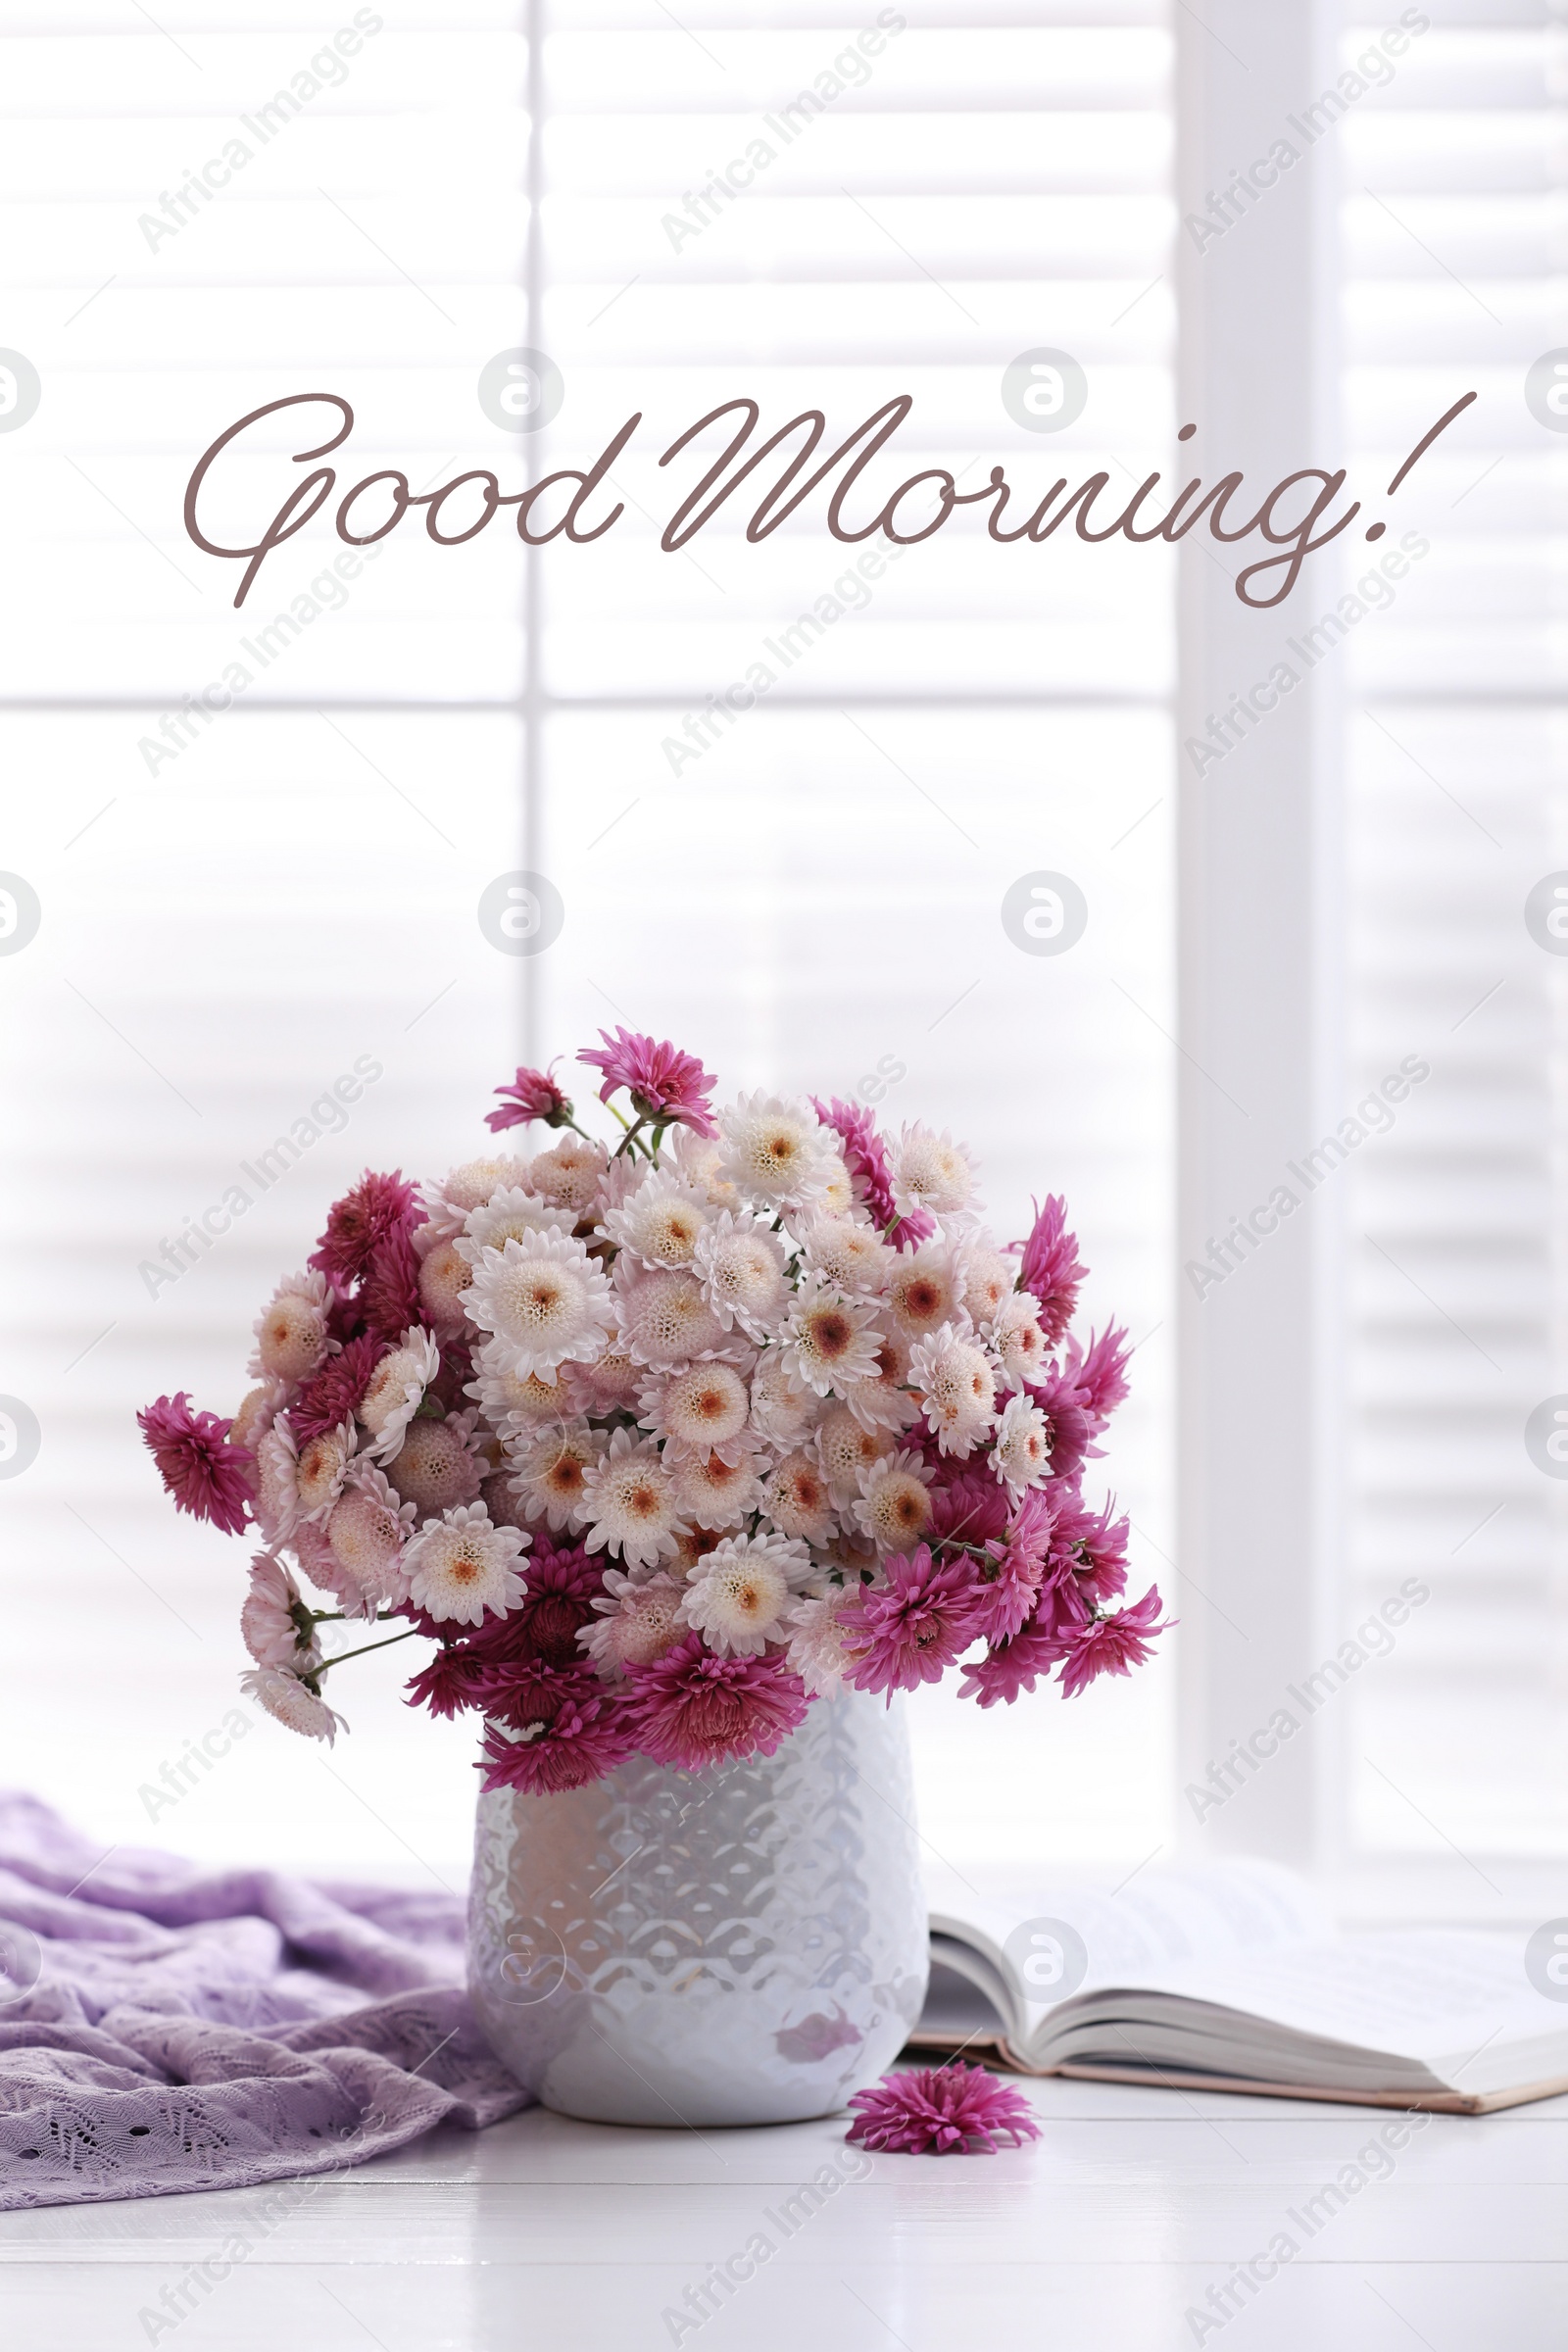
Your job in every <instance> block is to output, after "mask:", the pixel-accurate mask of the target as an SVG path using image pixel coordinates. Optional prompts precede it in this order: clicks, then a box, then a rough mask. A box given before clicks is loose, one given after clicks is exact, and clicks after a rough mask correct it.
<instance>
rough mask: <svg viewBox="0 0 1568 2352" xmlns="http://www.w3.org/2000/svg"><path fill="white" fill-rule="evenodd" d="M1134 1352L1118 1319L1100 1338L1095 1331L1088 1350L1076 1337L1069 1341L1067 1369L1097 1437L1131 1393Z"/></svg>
mask: <svg viewBox="0 0 1568 2352" xmlns="http://www.w3.org/2000/svg"><path fill="white" fill-rule="evenodd" d="M1131 1354H1132V1349H1131V1348H1129V1347H1128V1345H1127V1334H1126V1332H1125V1331H1123V1330H1122V1329H1121V1327H1120V1326H1119V1325H1118V1324H1114V1323H1113V1324H1112V1325H1111V1326H1110V1328H1109V1330H1108V1331H1106V1332H1104V1333H1103V1334H1102V1336H1101V1337H1100V1338H1099V1339H1098V1340H1097V1339H1096V1337H1095V1335H1094V1333H1093V1332H1091V1333H1090V1335H1089V1347H1088V1349H1087V1350H1085V1349H1083V1348H1080V1347H1079V1345H1078V1342H1077V1341H1076V1340H1069V1342H1068V1343H1067V1358H1066V1363H1065V1366H1064V1370H1065V1372H1066V1376H1067V1378H1068V1379H1069V1380H1070V1381H1071V1382H1072V1384H1073V1387H1074V1388H1075V1389H1076V1390H1077V1391H1078V1394H1079V1397H1081V1398H1082V1400H1083V1406H1084V1410H1085V1412H1086V1413H1087V1414H1088V1416H1089V1426H1090V1434H1091V1436H1093V1437H1097V1438H1098V1437H1099V1435H1100V1433H1101V1431H1102V1430H1103V1428H1104V1427H1105V1424H1106V1423H1107V1422H1108V1421H1109V1419H1110V1416H1111V1414H1112V1413H1113V1412H1114V1411H1115V1409H1116V1407H1117V1405H1118V1404H1120V1403H1121V1402H1122V1400H1123V1398H1124V1397H1126V1395H1127V1378H1126V1373H1127V1363H1128V1359H1129V1358H1130V1356H1131Z"/></svg>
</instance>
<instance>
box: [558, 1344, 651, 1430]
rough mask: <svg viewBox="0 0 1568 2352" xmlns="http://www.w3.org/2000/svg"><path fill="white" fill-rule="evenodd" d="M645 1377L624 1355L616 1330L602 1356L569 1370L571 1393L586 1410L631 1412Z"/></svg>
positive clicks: (580, 1406)
mask: <svg viewBox="0 0 1568 2352" xmlns="http://www.w3.org/2000/svg"><path fill="white" fill-rule="evenodd" d="M645 1378H646V1374H645V1372H644V1368H643V1366H642V1365H641V1364H639V1363H637V1362H635V1361H634V1360H633V1358H632V1357H631V1356H630V1355H628V1354H627V1352H626V1348H625V1346H624V1344H623V1342H622V1340H621V1337H620V1333H619V1332H618V1331H613V1332H612V1333H611V1335H610V1344H609V1346H608V1347H607V1348H606V1349H605V1352H604V1354H603V1355H599V1356H595V1358H594V1360H593V1362H592V1363H591V1364H579V1365H577V1366H575V1367H573V1369H572V1373H571V1386H572V1395H573V1397H574V1398H575V1399H576V1400H577V1402H578V1405H579V1409H580V1410H581V1411H583V1412H587V1413H618V1412H624V1413H631V1412H635V1411H636V1409H637V1398H638V1397H639V1395H640V1394H641V1391H642V1385H643V1381H644V1379H645Z"/></svg>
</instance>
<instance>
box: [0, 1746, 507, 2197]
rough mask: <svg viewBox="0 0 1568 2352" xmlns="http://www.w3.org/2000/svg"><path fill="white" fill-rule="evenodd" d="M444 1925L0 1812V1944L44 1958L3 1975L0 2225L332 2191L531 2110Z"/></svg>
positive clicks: (344, 1890)
mask: <svg viewBox="0 0 1568 2352" xmlns="http://www.w3.org/2000/svg"><path fill="white" fill-rule="evenodd" d="M463 1913H464V1906H463V1903H462V1900H461V1899H460V1898H459V1897H456V1896H451V1895H427V1894H420V1893H409V1892H407V1891H405V1890H403V1889H400V1888H393V1887H362V1886H347V1885H345V1886H335V1885H334V1886H326V1885H316V1884H312V1883H310V1882H307V1881H306V1880H303V1879H294V1878H289V1877H286V1876H285V1875H283V1874H282V1873H280V1872H276V1871H269V1870H227V1871H216V1872H215V1871H210V1870H204V1869H200V1868H198V1867H197V1866H196V1865H195V1864H193V1863H188V1862H182V1861H180V1860H179V1859H178V1858H177V1857H176V1856H174V1855H172V1854H164V1853H156V1852H149V1851H142V1850H134V1851H133V1850H130V1849H127V1848H121V1849H118V1850H115V1851H112V1852H111V1853H109V1854H108V1855H107V1856H106V1855H104V1854H103V1851H102V1849H101V1847H98V1846H95V1845H93V1844H92V1843H90V1842H89V1841H87V1840H86V1839H84V1838H81V1837H79V1836H78V1835H77V1834H76V1832H75V1831H73V1830H72V1829H71V1828H70V1827H69V1826H68V1825H67V1824H66V1823H65V1822H63V1821H62V1820H61V1819H60V1817H59V1816H58V1814H55V1813H53V1812H51V1811H50V1809H49V1808H48V1806H46V1805H43V1804H40V1803H39V1802H38V1801H37V1799H36V1798H34V1797H30V1796H25V1795H16V1794H9V1795H8V1794H4V1793H0V1943H4V1942H5V1941H6V1938H7V1935H8V1924H9V1934H10V1945H11V1947H12V1949H13V1951H15V1949H16V1948H17V1946H18V1945H19V1944H21V1945H22V1946H23V1948H24V1949H27V1950H30V1949H31V1946H30V1945H27V1944H26V1941H25V1938H18V1937H17V1936H16V1935H15V1930H16V1929H17V1928H22V1929H25V1930H26V1931H27V1932H28V1935H29V1936H31V1937H32V1938H35V1939H36V1946H37V1949H38V1951H39V1953H40V1954H41V1966H40V1968H39V1971H38V1974H37V1978H36V1982H34V1983H32V1984H31V1985H29V1986H28V1987H27V1988H26V1989H25V1990H22V1991H16V1990H15V1989H14V1988H13V1986H12V1985H10V1984H9V1983H8V1982H7V1981H6V1980H4V1979H0V2210H10V2209H13V2208H15V2207H18V2206H26V2205H66V2204H77V2203H88V2202H93V2201H97V2200H104V2199H109V2198H115V2197H154V2196H167V2195H171V2194H172V2193H175V2192H177V2191H179V2190H182V2189H197V2188H237V2187H241V2186H245V2185H247V2184H250V2183H253V2182H257V2181H264V2180H279V2179H282V2178H285V2177H287V2178H294V2177H297V2176H300V2175H308V2174H313V2173H326V2172H333V2171H337V2170H340V2169H341V2168H343V2167H344V2166H347V2165H351V2164H360V2163H363V2162H364V2160H365V2159H366V2158H367V2157H368V2156H376V2155H380V2154H382V2153H383V2152H384V2151H385V2150H386V2149H388V2148H397V2147H402V2146H403V2145H404V2144H405V2143H406V2142H407V2141H409V2140H411V2139H417V2137H418V2136H419V2134H420V2133H421V2132H423V2131H429V2130H430V2128H431V2127H432V2125H435V2124H438V2123H442V2122H451V2123H456V2124H462V2125H466V2126H468V2127H469V2128H470V2129H478V2128H480V2127H482V2126H484V2125H486V2124H493V2123H497V2122H499V2121H500V2119H501V2118H502V2117H503V2116H505V2115H511V2114H513V2113H515V2110H516V2109H517V2108H519V2107H525V2106H528V2105H529V2104H530V2103H531V2102H530V2100H529V2097H528V2095H527V2093H526V2092H524V2091H523V2090H521V2089H519V2087H518V2085H517V2084H516V2082H515V2081H514V2080H513V2078H512V2077H511V2076H510V2075H509V2074H508V2073H507V2072H506V2071H505V2069H504V2068H503V2067H502V2066H500V2065H499V2063H498V2062H497V2061H496V2059H495V2058H493V2057H492V2056H491V2054H490V2051H489V2048H488V2046H487V2045H486V2043H485V2041H484V2038H483V2036H482V2034H480V2032H479V2030H478V2027H477V2025H476V2024H475V2022H474V2018H473V2013H472V2011H471V2010H470V2009H469V2006H468V2001H467V1996H466V1993H465V1992H464V1991H463V1989H462V1982H463V1967H464V1917H463ZM22 1973H23V1975H24V1976H27V1975H30V1973H31V1972H30V1969H28V1968H24V1969H23V1971H22ZM8 1994H9V1995H10V1997H7V1995H8Z"/></svg>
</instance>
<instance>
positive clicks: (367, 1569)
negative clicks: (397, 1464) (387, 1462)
mask: <svg viewBox="0 0 1568 2352" xmlns="http://www.w3.org/2000/svg"><path fill="white" fill-rule="evenodd" d="M414 1522H415V1506H414V1504H413V1503H412V1502H405V1501H404V1500H403V1499H402V1497H401V1496H400V1495H397V1494H396V1493H395V1491H394V1489H393V1487H392V1484H391V1481H390V1480H389V1479H388V1478H387V1477H386V1474H385V1473H384V1472H383V1471H380V1470H377V1469H376V1468H375V1467H374V1465H373V1464H371V1463H368V1462H362V1463H361V1464H360V1465H359V1467H358V1468H357V1469H356V1471H355V1474H354V1477H353V1480H352V1482H351V1483H350V1485H349V1487H348V1488H347V1490H346V1492H345V1493H344V1495H342V1497H341V1499H340V1500H339V1501H338V1503H337V1504H336V1506H335V1507H334V1509H333V1512H332V1516H331V1518H330V1519H328V1521H327V1523H326V1540H327V1543H328V1544H330V1545H331V1548H332V1551H333V1554H334V1556H335V1557H336V1558H337V1559H338V1560H340V1561H341V1562H342V1564H343V1566H344V1567H345V1568H346V1569H347V1570H348V1572H349V1574H350V1576H352V1577H353V1579H354V1581H355V1583H356V1584H357V1585H358V1586H359V1588H360V1591H361V1592H362V1593H364V1594H365V1595H366V1597H367V1599H368V1600H370V1601H372V1602H374V1603H375V1604H376V1605H377V1606H379V1607H382V1608H393V1607H398V1608H400V1607H401V1606H402V1604H403V1602H404V1601H405V1600H406V1599H407V1598H408V1592H409V1580H408V1575H407V1572H406V1570H405V1567H404V1547H405V1545H406V1544H408V1541H409V1539H410V1537H411V1536H412V1535H413V1533H414Z"/></svg>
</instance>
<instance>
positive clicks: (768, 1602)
mask: <svg viewBox="0 0 1568 2352" xmlns="http://www.w3.org/2000/svg"><path fill="white" fill-rule="evenodd" d="M814 1573H815V1572H814V1570H813V1569H812V1566H811V1555H810V1553H809V1551H808V1550H807V1548H806V1545H805V1544H801V1543H798V1542H796V1541H795V1539H794V1538H793V1537H790V1536H774V1535H765V1536H726V1537H725V1539H724V1541H723V1543H722V1544H715V1545H714V1546H713V1548H712V1550H711V1552H710V1553H709V1555H708V1557H707V1559H706V1560H704V1561H703V1562H702V1563H701V1564H700V1566H699V1567H698V1569H697V1571H696V1574H695V1575H694V1576H693V1578H692V1580H691V1583H690V1584H689V1585H688V1586H687V1588H686V1591H685V1594H684V1596H683V1597H682V1600H681V1604H680V1613H681V1615H682V1617H684V1618H685V1620H686V1623H687V1624H688V1625H692V1626H695V1627H696V1628H697V1631H698V1632H699V1633H700V1634H701V1635H702V1637H703V1640H704V1641H705V1642H707V1644H708V1646H709V1648H710V1649H711V1650H716V1651H717V1652H718V1654H719V1656H720V1657H735V1658H760V1656H761V1654H762V1652H763V1650H764V1649H765V1648H766V1647H767V1644H768V1643H769V1642H778V1641H781V1640H782V1639H783V1636H784V1623H783V1620H784V1613H785V1611H786V1609H788V1607H789V1605H790V1602H791V1601H792V1600H793V1599H794V1597H795V1596H796V1594H797V1593H801V1592H803V1591H804V1590H805V1588H806V1587H807V1586H808V1585H809V1583H810V1581H811V1578H812V1576H813V1574H814Z"/></svg>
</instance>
